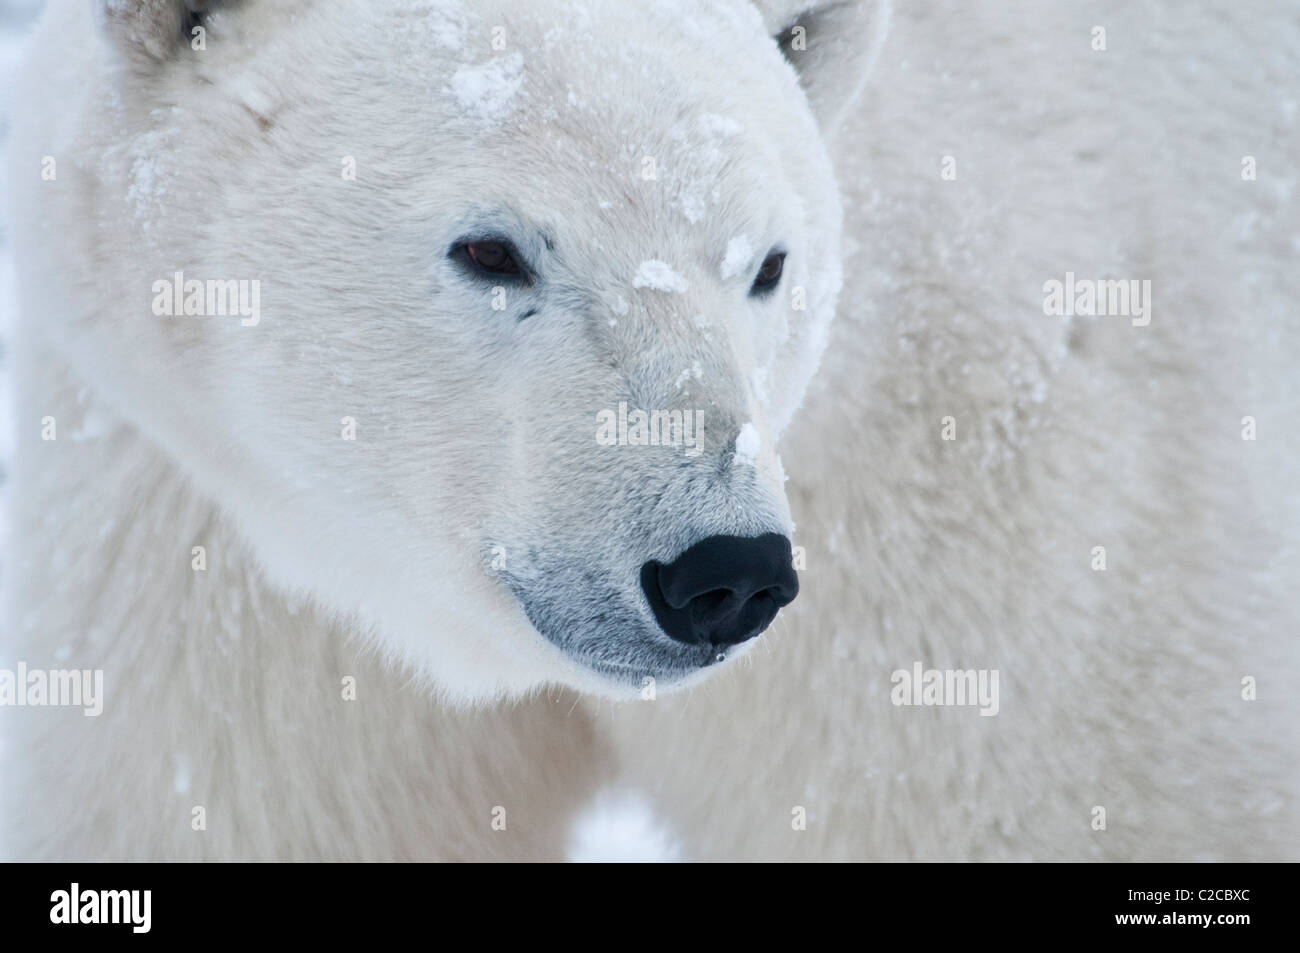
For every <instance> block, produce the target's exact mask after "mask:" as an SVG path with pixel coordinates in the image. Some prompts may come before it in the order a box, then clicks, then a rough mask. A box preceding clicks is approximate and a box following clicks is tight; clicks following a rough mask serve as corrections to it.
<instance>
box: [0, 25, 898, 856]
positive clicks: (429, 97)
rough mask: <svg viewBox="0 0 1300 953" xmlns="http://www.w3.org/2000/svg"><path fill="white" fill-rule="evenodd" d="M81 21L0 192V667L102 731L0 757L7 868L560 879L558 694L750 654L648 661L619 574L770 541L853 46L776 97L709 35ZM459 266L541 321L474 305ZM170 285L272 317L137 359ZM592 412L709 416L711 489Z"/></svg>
mask: <svg viewBox="0 0 1300 953" xmlns="http://www.w3.org/2000/svg"><path fill="white" fill-rule="evenodd" d="M93 6H94V7H95V9H96V11H97V16H96V17H95V18H94V20H93V22H92V16H91V12H90V8H89V7H88V5H87V4H84V3H80V2H66V3H63V2H60V3H56V4H54V6H53V8H52V9H51V10H50V11H49V13H48V14H47V15H46V17H45V18H44V20H43V22H42V24H41V26H40V28H39V30H38V33H37V35H36V37H35V39H34V40H33V48H32V52H31V57H30V61H29V62H28V64H27V66H26V70H25V76H24V86H23V89H22V90H21V91H20V93H19V96H18V108H17V112H16V115H15V119H14V128H13V141H12V145H11V148H10V150H9V169H10V170H11V178H12V180H13V181H14V183H15V187H14V199H13V213H14V223H15V236H16V242H15V244H16V260H17V270H18V273H19V275H20V285H21V288H20V291H21V294H22V312H23V313H22V316H21V322H20V328H19V331H18V335H17V341H16V342H15V348H14V362H15V365H16V368H17V374H18V390H19V396H18V408H17V415H18V419H19V421H20V422H22V423H21V424H20V428H19V438H18V446H17V449H16V453H15V455H16V460H15V472H14V481H13V491H12V500H13V505H14V509H15V512H16V513H17V514H19V515H18V518H17V520H16V522H15V526H14V531H13V539H14V541H15V544H16V545H15V546H14V549H13V552H12V554H11V560H10V563H9V565H7V567H6V569H7V575H8V579H7V580H6V582H7V592H8V594H9V599H8V601H7V606H8V607H7V609H6V612H7V616H6V623H5V626H6V633H7V635H6V639H5V643H4V656H3V658H4V660H5V661H6V662H7V663H9V664H10V667H11V668H12V667H15V666H16V664H17V663H18V662H20V661H21V662H25V663H26V664H27V666H29V667H30V668H77V669H103V670H104V678H105V686H106V688H105V691H106V694H107V696H108V697H107V698H106V699H105V702H104V709H105V711H104V714H103V715H102V716H101V717H99V718H84V717H83V716H82V715H81V713H80V712H79V711H55V710H50V709H39V708H32V709H13V710H11V711H5V712H4V716H5V728H6V736H7V741H6V744H7V746H8V750H9V751H11V752H12V753H13V756H14V760H15V764H14V766H13V768H12V770H6V772H5V781H6V783H7V786H8V788H9V791H8V793H9V796H10V800H11V802H12V803H14V804H15V805H16V807H15V809H14V810H13V811H12V812H11V814H10V817H9V820H11V821H12V823H11V824H10V826H9V828H10V829H9V837H8V840H7V841H6V844H7V847H6V850H7V851H8V852H10V853H13V854H16V855H18V856H38V857H48V856H53V857H92V858H98V857H119V856H159V857H200V856H202V857H227V856H236V857H239V856H261V857H308V856H326V857H349V856H357V857H383V856H394V857H408V856H446V857H459V856H483V857H499V856H515V857H521V858H523V857H542V856H560V848H559V846H558V845H560V844H561V843H562V842H563V840H564V838H565V836H566V831H567V829H568V826H569V825H568V821H567V817H568V816H570V815H571V814H572V813H573V811H574V807H575V804H576V802H577V801H578V800H579V799H585V798H587V797H589V796H590V794H591V793H592V792H593V791H594V790H595V789H596V788H597V787H598V786H599V785H600V784H601V783H603V781H604V780H605V778H604V774H605V773H607V769H608V765H609V763H610V762H609V759H607V758H603V757H602V755H601V744H600V742H598V741H596V740H593V737H592V735H591V732H590V729H589V718H588V716H587V715H586V714H585V713H584V712H583V711H582V710H581V709H577V710H575V708H576V706H575V703H574V700H573V699H572V698H571V697H565V694H564V692H563V691H562V690H560V689H557V688H555V687H554V686H556V685H561V686H567V687H568V688H577V689H582V690H587V691H591V692H597V693H601V694H603V695H606V696H609V697H614V698H628V697H637V692H638V691H639V690H640V688H641V685H642V680H643V679H644V678H646V677H652V678H654V679H656V680H657V682H658V684H659V685H660V687H661V688H662V689H665V690H667V689H668V688H670V687H672V686H674V685H676V686H681V685H684V684H686V683H689V682H691V681H693V680H698V679H699V678H701V677H702V676H703V675H705V674H707V673H709V672H710V671H716V670H717V669H719V668H722V667H725V666H726V665H734V664H736V660H737V659H738V658H740V657H741V656H743V654H744V650H743V649H741V648H738V649H737V650H735V651H734V652H730V653H727V654H728V655H730V656H731V658H729V659H726V660H724V661H722V662H719V663H715V659H714V656H715V655H716V652H714V651H702V650H701V649H700V648H697V647H687V646H684V645H682V644H680V643H678V642H675V641H672V640H670V639H669V638H668V637H667V636H665V635H664V634H663V633H662V632H661V631H660V630H659V629H658V627H657V625H656V623H655V620H654V617H653V614H652V613H651V610H650V608H649V606H648V604H647V603H646V600H645V598H644V596H643V595H642V592H641V588H640V584H639V576H638V570H639V568H640V567H641V565H642V564H643V563H645V562H646V561H647V560H650V559H659V560H664V561H666V560H670V559H672V558H674V557H675V556H676V555H677V554H678V553H680V552H681V551H682V550H683V549H685V548H686V547H687V546H689V545H690V544H692V543H694V542H695V541H697V540H699V539H701V538H703V537H705V536H709V535H713V534H718V533H724V534H731V535H758V534H761V533H764V532H773V531H775V532H788V531H789V530H790V528H791V519H790V514H789V509H788V505H787V502H786V497H785V494H784V490H783V482H782V477H783V473H782V469H781V465H780V461H779V460H778V458H777V455H776V441H777V437H778V435H779V434H780V433H781V432H782V430H783V429H784V428H785V427H786V426H787V425H788V423H789V421H790V420H791V418H792V416H793V414H794V411H795V409H796V408H797V406H798V404H799V402H800V399H801V397H802V395H803V393H804V391H805V389H806V387H807V385H808V383H809V381H810V380H811V378H812V375H813V373H814V370H815V367H816V364H817V360H818V358H819V357H820V355H821V351H822V349H823V348H824V346H825V343H826V334H827V329H828V326H829V324H830V320H831V318H832V316H833V314H834V306H835V298H836V294H837V292H838V289H839V286H840V282H841V261H842V250H841V247H840V219H841V210H840V204H839V195H838V190H837V188H836V185H835V180H834V175H833V172H832V166H831V162H830V158H829V155H828V152H827V150H826V148H825V145H824V143H823V140H822V136H821V135H820V132H819V124H818V123H819V117H820V121H821V123H822V124H823V125H825V124H831V123H833V122H834V121H835V119H836V117H837V116H838V115H839V114H840V113H841V112H842V111H843V110H844V109H845V108H846V107H847V106H848V104H849V103H850V102H851V100H852V93H853V91H854V90H855V89H856V88H857V87H859V86H861V78H862V77H863V76H864V75H865V73H866V67H867V65H868V64H869V61H870V60H871V58H872V57H873V56H874V54H875V51H876V49H877V46H878V42H877V40H878V37H879V36H880V35H881V32H882V31H881V30H880V20H881V17H880V16H879V15H878V10H879V8H877V7H875V6H871V7H862V8H855V7H844V8H837V9H834V10H831V11H830V12H829V14H828V15H827V19H826V22H825V24H824V26H825V32H826V35H827V36H830V37H836V38H837V39H836V40H835V42H834V44H831V43H830V42H829V41H828V44H827V46H828V49H827V50H825V51H821V50H819V52H818V55H817V56H816V57H811V58H809V59H808V60H806V61H800V60H798V58H797V56H794V55H793V53H792V58H791V60H790V61H787V60H786V59H785V58H784V55H783V52H782V50H781V48H780V46H779V44H778V43H777V42H776V41H774V40H773V38H772V37H773V35H774V34H777V33H778V32H780V31H781V30H782V28H783V27H785V26H786V25H787V24H786V22H785V21H784V20H776V19H773V16H772V15H769V16H767V17H764V16H763V15H761V14H760V13H759V11H757V10H756V9H755V8H754V7H752V6H750V5H748V4H746V3H740V2H736V0H723V2H717V3H705V4H700V3H696V2H693V0H692V2H685V0H683V2H682V3H679V4H665V3H654V4H649V3H647V4H604V3H591V4H569V3H554V4H550V3H529V4H517V3H483V4H475V5H473V7H472V9H469V8H467V7H466V6H465V5H463V4H459V3H452V2H434V3H411V2H400V3H399V2H373V0H338V2H320V3H302V4H283V3H274V4H273V3H256V2H254V3H241V4H229V5H226V4H211V5H208V9H207V10H206V12H205V13H204V15H203V16H202V18H201V22H198V21H196V20H195V19H194V17H193V16H192V15H191V14H190V13H188V12H186V11H185V10H182V6H183V4H178V3H173V2H164V0H140V2H111V3H106V4H96V5H93ZM794 12H797V11H794ZM794 12H785V11H783V12H782V13H781V16H786V15H787V14H788V16H789V17H790V18H791V19H793V17H794ZM196 23H197V25H199V26H201V27H202V29H203V31H204V33H203V42H202V44H201V45H202V46H204V47H205V48H204V49H201V50H198V49H194V48H193V45H192V44H191V43H190V41H189V36H190V33H191V29H190V28H191V26H192V25H194V24H196ZM850 39H851V40H852V41H853V42H849V40H850ZM194 45H198V44H197V42H196V43H195V44H194ZM832 46H833V47H834V49H836V50H838V51H839V52H838V54H837V55H834V56H830V55H828V54H829V52H830V51H831V48H832ZM800 52H804V51H800ZM791 63H795V64H796V65H797V66H798V67H799V68H800V69H801V70H803V73H802V76H801V74H800V73H799V72H796V69H795V67H794V66H792V65H791ZM801 79H802V81H803V82H804V83H805V84H806V85H807V93H806V94H805V91H804V90H803V89H801V86H800V83H801ZM47 156H49V157H52V158H53V159H54V161H55V163H56V165H55V168H56V170H57V171H56V174H55V175H54V176H53V177H45V178H42V176H41V172H42V170H43V169H44V168H45V166H46V165H47V164H48V163H46V160H45V157H47ZM647 157H648V158H649V159H651V160H652V161H653V167H651V166H648V165H647V162H646V159H647ZM485 237H504V238H508V239H509V240H510V241H512V242H513V243H514V244H515V246H516V247H517V248H518V249H519V252H520V254H521V255H522V256H523V257H524V258H525V259H526V265H527V267H528V269H529V270H530V271H531V272H532V274H533V277H534V280H533V281H532V282H531V283H529V284H527V285H524V284H520V283H511V282H509V281H496V280H484V279H483V278H482V277H479V276H476V275H474V274H473V273H472V270H471V269H469V268H468V267H467V265H466V262H465V261H464V260H463V258H462V256H460V255H459V254H457V253H456V251H455V250H456V249H457V247H458V246H459V244H460V243H461V242H462V240H473V239H482V238H485ZM772 249H779V250H780V251H783V252H785V253H786V254H787V266H786V275H785V278H784V285H783V286H782V287H781V288H780V289H779V292H777V293H774V294H771V295H759V294H751V293H750V292H751V284H752V282H753V278H754V275H755V273H756V272H757V271H758V269H759V266H760V263H761V262H762V260H763V259H764V257H765V256H766V255H767V254H768V252H769V250H772ZM177 272H181V273H182V274H183V276H184V278H185V279H189V280H200V281H207V280H213V279H217V280H222V281H225V280H230V281H241V280H244V281H248V280H257V281H258V282H259V283H260V284H259V287H260V313H259V314H257V315H253V314H251V313H249V314H247V315H243V316H230V315H227V316H212V315H208V316H203V317H199V316H195V315H189V316H185V315H175V316H160V315H159V314H157V312H156V306H157V304H158V300H159V299H158V295H159V293H160V292H159V289H158V288H157V287H156V284H157V283H158V282H159V281H168V280H172V279H173V276H174V275H175V274H176V273H177ZM498 285H501V286H503V287H502V290H501V291H497V289H496V286H498ZM796 291H797V294H796V293H795V292H796ZM167 297H168V295H167V294H166V293H163V299H164V300H163V304H164V305H165V304H166V300H165V299H166V298H167ZM795 302H797V305H796V304H795ZM498 304H500V305H503V306H502V307H500V308H498V307H494V305H498ZM621 403H626V404H627V405H628V406H630V407H632V408H642V409H646V410H652V409H675V408H681V409H687V410H690V409H695V410H696V411H697V412H700V413H703V414H704V424H703V431H702V434H700V433H699V432H697V433H696V438H697V446H698V447H699V449H700V450H701V452H699V453H694V452H691V453H687V452H686V450H685V448H681V447H678V448H673V447H635V446H633V447H627V446H615V447H609V446H603V445H601V444H600V443H599V442H598V441H597V439H596V433H597V422H598V415H599V414H600V412H601V411H602V410H613V409H615V408H618V407H619V406H620V404H621ZM50 418H53V421H54V423H53V426H55V427H56V428H57V429H56V431H55V433H56V439H53V440H48V439H42V438H43V437H44V436H48V433H47V431H48V426H49V424H48V420H49V419H50ZM742 428H744V430H745V433H746V434H747V437H746V439H745V441H744V442H743V444H742V445H741V446H739V447H738V446H737V443H736V438H737V436H738V434H740V433H741V431H742ZM353 430H355V439H348V438H349V437H350V436H352V433H353ZM701 437H702V440H701V439H700V438H701ZM737 451H743V452H741V453H738V452H737ZM196 547H202V552H201V553H198V552H196ZM196 560H201V561H202V562H203V563H205V564H206V568H197V567H199V565H200V564H199V563H198V562H196ZM349 636H351V638H349ZM752 645H753V643H751V644H750V647H752ZM705 648H707V647H705ZM381 662H383V663H387V664H388V665H389V666H390V668H389V670H387V671H384V670H383V666H382V665H381V664H380V663H381ZM349 677H351V678H353V679H355V694H356V698H357V700H356V701H352V700H350V698H348V697H345V696H346V695H347V694H348V693H350V692H351V691H352V690H353V685H352V683H351V682H349V681H348V680H349ZM539 689H545V691H544V692H543V693H542V694H541V695H540V696H538V695H537V690H539ZM529 697H531V698H532V700H530V701H522V702H521V701H519V699H521V698H529ZM431 698H436V699H437V700H438V701H440V702H442V703H444V704H448V705H455V704H457V703H464V702H475V703H499V704H500V705H502V706H503V707H500V708H496V709H491V710H482V711H479V712H478V713H461V714H449V713H448V712H447V711H446V710H444V709H443V708H441V707H437V706H435V705H434V704H433V703H432V702H431V700H430V699H431ZM511 699H513V701H510V700H511ZM503 700H506V701H503ZM560 779H563V780H564V781H565V782H566V783H565V784H562V785H559V786H554V785H556V784H557V783H558V782H559V781H560ZM198 808H202V809H203V812H202V813H203V815H204V820H205V821H206V830H203V831H195V830H193V829H192V828H193V827H194V826H196V824H197V820H196V818H197V816H198V815H197V813H196V810H197V809H198ZM496 808H504V811H505V813H504V817H505V830H504V831H502V830H498V829H497V827H499V826H500V825H501V820H502V815H501V814H500V813H499V812H497V811H496V810H495V809H496Z"/></svg>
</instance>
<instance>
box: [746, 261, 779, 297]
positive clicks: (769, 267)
mask: <svg viewBox="0 0 1300 953" xmlns="http://www.w3.org/2000/svg"><path fill="white" fill-rule="evenodd" d="M784 268H785V252H783V251H775V252H772V254H770V255H768V256H767V257H766V258H764V259H763V264H762V265H761V266H760V267H759V269H758V275H757V276H756V277H755V278H754V284H753V287H751V288H750V289H749V293H750V294H763V293H764V292H767V291H771V290H772V289H773V288H775V287H776V286H777V283H778V282H780V280H781V272H782V270H784Z"/></svg>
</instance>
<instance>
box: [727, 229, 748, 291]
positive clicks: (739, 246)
mask: <svg viewBox="0 0 1300 953" xmlns="http://www.w3.org/2000/svg"><path fill="white" fill-rule="evenodd" d="M753 258H754V246H753V245H752V244H751V243H750V241H749V236H747V235H737V236H736V237H735V238H733V239H732V240H731V241H729V242H727V253H726V254H725V255H724V256H723V257H722V269H721V271H722V280H723V281H727V280H728V279H731V278H735V277H736V276H737V275H739V274H742V273H744V272H746V271H748V270H749V263H750V262H751V261H752V260H753Z"/></svg>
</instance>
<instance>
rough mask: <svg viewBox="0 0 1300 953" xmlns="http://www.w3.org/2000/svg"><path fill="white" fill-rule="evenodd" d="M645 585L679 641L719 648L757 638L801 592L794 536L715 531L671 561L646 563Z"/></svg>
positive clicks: (656, 609) (657, 615)
mask: <svg viewBox="0 0 1300 953" xmlns="http://www.w3.org/2000/svg"><path fill="white" fill-rule="evenodd" d="M641 588H642V590H643V591H644V592H645V594H646V599H647V600H648V601H649V603H650V608H651V609H652V610H653V612H654V614H655V619H656V621H658V623H659V625H660V627H661V628H662V629H663V630H664V632H665V633H667V634H668V635H669V636H670V637H671V638H673V639H675V640H677V641H678V642H685V643H688V644H692V645H713V646H716V647H722V646H728V645H735V644H737V643H739V642H744V641H745V640H746V639H750V638H753V637H754V636H756V635H758V634H759V633H760V632H762V631H763V630H764V629H766V628H767V627H768V625H770V624H771V622H772V619H774V618H775V617H776V613H777V612H778V611H779V610H780V609H781V607H782V606H786V605H789V604H790V602H792V601H793V600H794V597H795V596H796V595H797V594H798V592H799V580H798V577H797V576H796V575H795V572H794V566H793V565H792V564H791V550H790V541H789V540H788V539H786V538H785V537H784V536H782V535H780V534H778V533H767V534H765V535H763V536H758V537H752V538H750V537H741V536H710V537H707V538H706V539H703V540H701V541H700V542H698V543H696V544H695V545H693V546H691V547H690V548H689V549H687V550H686V551H685V552H684V553H682V554H681V555H680V556H678V557H677V558H676V559H674V560H673V561H672V562H670V563H659V562H655V561H653V560H652V561H650V562H647V563H646V564H645V565H644V566H642V567H641Z"/></svg>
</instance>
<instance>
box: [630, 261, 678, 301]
mask: <svg viewBox="0 0 1300 953" xmlns="http://www.w3.org/2000/svg"><path fill="white" fill-rule="evenodd" d="M632 287H633V288H649V289H650V290H652V291H665V292H669V293H671V294H681V293H682V292H684V291H685V290H686V287H687V286H686V279H685V278H683V277H682V276H681V275H679V274H677V272H675V271H673V269H672V266H671V265H669V264H668V263H667V262H664V261H659V260H658V259H655V258H652V259H650V260H649V261H643V262H641V267H640V268H638V269H637V270H636V277H635V278H633V279H632Z"/></svg>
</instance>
